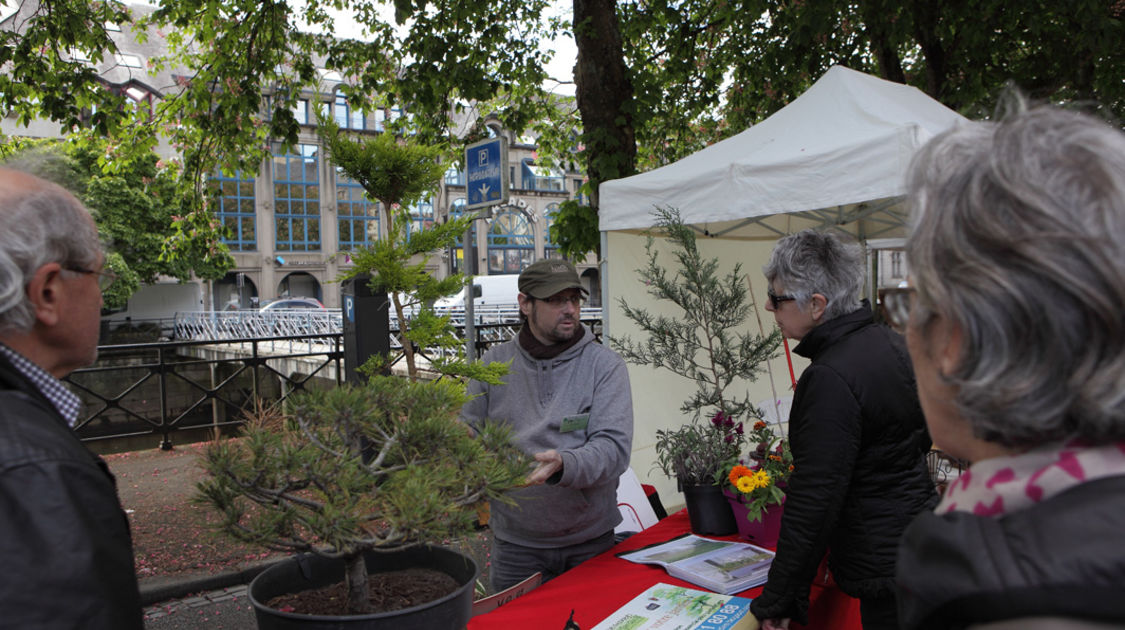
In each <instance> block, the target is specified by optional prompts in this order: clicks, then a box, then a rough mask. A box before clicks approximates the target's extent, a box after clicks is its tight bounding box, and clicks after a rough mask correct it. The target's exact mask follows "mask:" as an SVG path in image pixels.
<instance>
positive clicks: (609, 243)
mask: <svg viewBox="0 0 1125 630" xmlns="http://www.w3.org/2000/svg"><path fill="white" fill-rule="evenodd" d="M604 234H605V235H606V241H605V250H604V251H605V254H606V261H607V263H608V264H607V265H606V268H607V269H606V273H607V276H605V277H607V278H608V282H607V284H608V285H609V291H608V292H609V294H610V295H612V296H613V297H612V299H611V300H610V302H609V303H607V304H606V310H607V322H608V325H607V329H608V331H609V333H610V335H611V336H613V337H615V338H619V337H629V338H630V339H631V340H632V341H634V342H642V341H644V338H643V337H641V332H640V329H639V328H638V327H637V326H636V325H635V324H634V323H633V322H632V321H631V320H629V319H628V318H626V317H625V315H624V312H623V311H622V309H621V304H620V302H619V299H623V300H625V302H626V303H627V304H629V306H631V307H635V308H644V309H647V310H648V311H649V312H651V313H654V314H663V315H667V316H669V317H677V318H678V317H679V316H680V311H679V309H678V308H677V307H675V306H672V305H669V304H668V303H666V302H660V301H657V300H656V299H655V298H653V297H652V296H650V295H649V294H648V292H647V291H646V287H645V286H644V285H643V284H642V283H641V282H640V281H639V280H638V277H637V273H636V270H637V269H640V268H641V267H643V266H644V265H645V264H646V262H647V259H646V257H645V243H646V238H645V237H644V236H642V235H638V234H632V233H628V232H606V233H604ZM656 242H657V248H658V249H657V251H658V252H660V254H659V258H658V261H660V262H662V263H663V264H666V265H674V264H675V261H674V259H673V258H672V256H671V254H670V248H669V247H667V245H666V243H662V242H661V241H660V240H659V239H658V240H657V241H656ZM697 243H698V246H699V250H700V252H701V254H702V255H703V256H704V257H705V258H718V259H719V273H720V274H726V273H729V272H730V271H731V270H732V269H733V268H734V263H735V262H738V263H741V265H742V270H741V271H742V274H743V275H744V276H745V277H746V278H747V279H748V280H749V282H750V286H751V287H752V291H751V294H750V295H749V296H748V297H750V298H751V299H752V300H753V301H754V303H755V304H754V308H753V309H751V313H750V316H749V317H748V318H747V321H746V323H745V326H744V330H745V331H747V332H751V333H759V327H758V319H757V318H756V317H755V315H754V313H755V309H756V311H757V315H758V316H759V317H760V318H761V325H762V327H763V329H764V330H765V331H766V332H767V333H768V332H769V331H771V330H773V329H774V328H775V324H774V319H773V315H772V314H770V313H769V312H768V311H766V310H765V308H764V300H765V295H766V281H765V277H764V276H763V275H762V267H763V266H764V265H765V264H766V262H767V261H768V260H769V255H770V252H771V251H772V250H773V246H774V245H775V243H776V241H775V240H765V241H751V242H747V241H735V240H725V239H711V238H706V237H702V236H701V237H699V239H698V241H697ZM606 343H607V344H608V343H609V341H608V340H606ZM793 360H794V369H795V371H796V374H797V376H798V377H800V374H801V371H802V370H803V369H804V368H805V366H807V365H808V362H807V361H805V360H804V359H801V358H800V357H797V356H794V357H793ZM768 367H769V370H768V371H764V372H763V374H762V375H761V376H760V377H759V378H758V380H757V381H756V382H753V383H748V384H746V385H745V386H742V385H740V384H737V383H736V384H733V385H732V386H731V392H732V393H735V394H737V395H739V396H740V397H741V395H742V394H743V393H745V392H749V393H750V398H751V400H754V401H759V404H763V403H768V402H769V401H772V400H774V395H775V392H776V396H777V397H778V398H780V399H782V401H783V402H782V405H781V419H782V421H786V420H787V419H788V416H789V412H788V402H789V400H790V399H791V397H792V393H793V392H792V388H791V381H790V378H789V368H788V366H787V364H786V360H785V357H784V354H783V352H782V351H779V353H778V356H777V357H776V358H775V359H773V360H772V361H769V362H768ZM628 369H629V381H630V383H631V386H632V392H633V418H634V423H633V452H632V460H631V465H632V467H633V470H635V471H636V473H637V476H638V477H639V478H640V479H641V483H647V484H652V485H653V486H655V487H656V489H657V491H658V492H659V493H660V497H661V500H662V501H663V502H664V505H665V506H666V507H668V508H670V509H671V508H676V507H677V506H682V505H683V502H684V500H683V496H682V495H681V494H680V493H679V492H678V491H677V490H676V481H675V479H669V478H668V477H666V476H665V475H664V473H662V472H661V471H660V469H659V468H656V446H655V445H656V432H657V431H658V430H661V429H674V428H676V427H679V426H680V425H682V424H684V423H685V422H688V421H689V420H690V417H688V416H686V415H685V414H684V413H683V412H681V411H680V405H681V404H682V403H683V401H684V400H686V399H687V398H688V397H689V396H690V395H691V393H692V392H694V391H695V389H696V385H695V382H694V381H690V380H688V379H687V378H684V377H683V376H680V375H677V374H673V373H671V372H669V371H668V370H664V369H656V368H653V367H650V366H637V365H629V366H628ZM771 374H772V379H771ZM771 380H772V383H773V387H772V388H771Z"/></svg>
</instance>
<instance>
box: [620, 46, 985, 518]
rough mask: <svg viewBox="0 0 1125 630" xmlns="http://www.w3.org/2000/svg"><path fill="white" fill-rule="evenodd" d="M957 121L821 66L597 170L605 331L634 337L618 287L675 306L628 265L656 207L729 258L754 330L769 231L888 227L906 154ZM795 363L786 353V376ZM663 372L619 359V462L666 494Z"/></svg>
mask: <svg viewBox="0 0 1125 630" xmlns="http://www.w3.org/2000/svg"><path fill="white" fill-rule="evenodd" d="M965 120H966V119H965V118H963V117H962V116H960V115H959V114H957V113H956V112H954V111H952V110H950V109H948V108H946V107H945V106H943V105H941V104H940V103H938V102H937V101H935V100H933V99H931V98H930V97H928V96H926V95H925V94H923V93H922V92H921V91H919V90H917V89H915V88H912V87H909V86H906V85H902V84H898V83H892V82H889V81H885V80H882V79H879V78H876V77H872V76H870V75H867V74H863V73H861V72H856V71H854V70H850V69H848V68H844V67H842V66H834V67H832V68H830V69H829V70H828V72H826V73H825V74H824V76H822V77H821V78H820V79H819V80H818V81H817V82H816V83H814V84H813V85H812V87H810V88H809V89H808V90H807V91H806V92H805V93H804V94H802V95H801V96H799V97H798V98H797V99H795V100H794V101H793V102H791V103H789V104H788V105H786V106H785V107H784V108H782V109H781V110H779V111H778V112H776V113H775V114H774V115H772V116H770V117H769V118H767V119H766V120H764V121H762V122H761V123H759V124H757V125H754V126H753V127H751V128H749V129H747V130H746V131H743V132H742V133H740V134H738V135H735V136H732V137H730V138H727V139H726V140H723V141H721V142H718V143H716V144H714V145H711V146H709V147H707V148H705V149H702V150H700V151H698V152H696V153H694V154H692V155H689V156H687V157H685V158H683V159H681V160H679V161H678V162H675V163H672V164H669V165H667V166H663V167H661V168H657V169H654V170H652V171H648V172H645V173H641V174H639V175H634V176H632V177H626V178H623V179H618V180H612V181H608V182H604V183H602V184H601V186H600V188H599V193H600V194H599V197H600V199H599V206H600V208H599V216H600V219H599V220H600V229H601V231H602V261H601V263H602V278H603V282H602V298H603V302H602V303H603V309H604V311H605V318H604V322H605V331H606V333H607V335H608V334H612V335H614V336H615V337H619V336H632V337H633V338H634V340H635V339H636V336H637V335H638V334H639V332H640V331H639V330H638V329H637V328H636V326H635V324H633V322H631V321H629V320H628V319H627V318H625V316H624V314H623V311H622V309H621V307H620V304H619V302H618V300H623V301H625V302H626V303H628V304H629V305H630V306H633V307H640V308H644V309H647V310H649V311H650V312H653V313H655V314H659V315H668V316H672V317H676V316H677V315H678V314H677V313H675V312H662V311H661V309H664V308H666V307H665V305H663V304H661V303H659V302H657V301H655V300H653V299H652V298H651V296H649V295H648V293H647V291H646V289H645V287H643V286H640V283H639V282H637V279H636V276H635V275H634V270H636V269H638V268H640V267H642V266H644V265H645V264H646V262H647V258H646V255H645V250H644V246H645V243H646V242H647V239H646V238H645V236H644V234H643V233H644V232H645V230H647V229H648V228H650V227H652V226H653V225H654V223H655V221H656V218H655V216H654V211H655V210H656V209H657V208H674V209H677V210H678V211H679V213H680V216H681V217H682V218H683V220H684V222H685V223H687V224H689V225H692V226H693V227H694V228H695V229H696V230H697V231H698V233H699V234H700V235H702V236H704V237H705V238H703V239H701V240H700V241H699V243H698V246H699V248H700V251H701V252H702V253H704V255H705V256H706V257H716V258H718V259H719V261H720V263H721V264H722V266H721V268H720V270H721V271H722V269H729V268H731V267H732V266H733V264H734V263H736V262H737V263H741V265H742V268H743V270H744V273H746V274H747V282H748V283H749V284H750V285H751V297H752V299H753V298H755V297H756V298H758V300H759V301H756V302H755V304H754V308H755V309H756V310H757V313H753V314H752V316H751V317H750V320H749V321H750V324H749V326H750V328H749V329H748V330H752V331H753V332H758V331H762V328H761V327H762V326H770V327H772V317H771V316H770V314H769V313H767V312H765V311H764V309H763V308H762V305H761V303H760V298H761V297H763V296H764V291H765V281H764V278H761V276H760V275H759V274H757V273H756V271H757V270H758V269H760V268H761V266H762V265H764V264H765V262H766V261H767V260H768V257H769V253H770V251H771V250H772V248H773V243H774V241H775V240H776V239H777V238H778V237H780V236H783V235H785V234H791V233H794V232H797V231H799V230H801V229H804V228H807V227H812V228H820V229H824V228H828V227H832V228H834V229H841V230H845V231H847V232H849V233H851V234H853V235H855V236H857V237H858V238H860V239H862V240H864V241H867V242H869V243H870V242H871V241H872V239H876V238H894V237H901V236H902V235H903V234H904V231H905V230H904V227H905V212H904V210H903V204H902V203H901V199H902V195H903V193H904V192H905V173H906V169H907V167H908V165H909V163H910V160H911V157H912V156H913V155H914V153H915V152H916V151H917V150H918V148H920V147H921V146H922V145H923V144H925V143H926V142H927V141H928V140H929V139H930V138H932V137H933V136H935V135H937V134H938V133H941V132H942V131H944V130H945V129H948V128H950V127H952V126H954V125H956V124H958V123H961V122H963V121H965ZM657 247H658V250H659V247H660V245H658V246H657ZM611 295H612V297H613V299H612V300H611V299H610V296H611ZM754 315H757V318H755V317H754ZM767 330H768V329H767ZM763 332H765V331H763ZM804 365H806V364H805V363H804V362H803V361H802V360H800V359H798V360H797V361H796V369H797V372H798V375H799V372H800V370H801V369H803V367H804ZM767 367H768V368H769V371H768V373H767V375H766V376H765V377H763V378H760V379H759V380H758V381H757V382H755V383H753V384H751V385H749V386H748V387H747V390H748V394H749V395H750V396H751V399H752V400H759V401H763V403H764V402H766V401H769V400H770V399H774V404H777V403H778V401H779V400H781V399H785V398H786V397H788V396H789V395H790V393H791V392H790V391H789V383H790V378H789V367H788V364H787V362H786V360H785V358H784V357H779V358H777V359H775V360H773V361H770V362H769V364H768V365H767ZM664 372H666V371H664ZM664 372H661V371H658V370H655V369H652V368H649V367H643V366H635V365H629V375H630V381H631V383H632V388H633V406H634V417H635V428H634V440H633V453H632V467H633V468H634V469H635V470H636V471H637V474H638V475H639V476H641V477H642V479H646V480H647V481H646V483H652V484H654V485H656V487H657V490H658V492H659V493H660V495H661V496H662V497H667V499H666V503H668V504H669V506H670V507H672V506H674V505H675V497H678V496H679V495H678V493H677V491H676V487H675V484H674V482H673V481H672V480H668V479H665V478H664V476H663V475H662V474H661V473H660V472H659V471H658V470H655V469H654V462H655V460H656V456H655V447H654V444H655V433H656V431H657V430H660V429H670V428H674V427H676V426H679V425H680V424H682V423H683V422H685V421H686V418H684V417H683V416H682V415H681V414H680V413H679V412H678V411H673V410H676V409H678V408H679V406H680V403H681V402H682V401H683V400H685V399H686V398H687V397H688V396H689V395H690V393H691V392H692V391H694V388H695V385H694V383H692V382H689V381H687V379H684V378H681V377H679V376H678V375H675V374H667V373H664Z"/></svg>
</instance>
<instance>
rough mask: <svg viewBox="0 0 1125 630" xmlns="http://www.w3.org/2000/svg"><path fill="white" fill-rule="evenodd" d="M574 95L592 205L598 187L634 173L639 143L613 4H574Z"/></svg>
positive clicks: (605, 0)
mask: <svg viewBox="0 0 1125 630" xmlns="http://www.w3.org/2000/svg"><path fill="white" fill-rule="evenodd" d="M574 43H575V45H576V47H577V48H578V61H577V63H576V64H575V67H574V81H575V84H576V90H575V96H576V97H577V100H578V111H579V112H580V113H581V115H582V129H583V143H584V144H585V153H586V175H587V177H589V179H590V188H591V195H590V197H591V202H592V203H591V205H593V206H594V207H595V208H596V207H597V205H598V184H600V183H601V182H604V181H606V180H610V179H617V178H619V177H625V176H628V175H632V174H633V172H634V170H635V168H636V159H637V141H636V135H635V133H634V131H633V109H634V102H633V85H632V83H631V82H630V80H629V75H628V69H627V68H626V67H625V55H624V52H623V51H622V48H621V31H620V29H619V28H618V22H617V3H616V2H615V0H574Z"/></svg>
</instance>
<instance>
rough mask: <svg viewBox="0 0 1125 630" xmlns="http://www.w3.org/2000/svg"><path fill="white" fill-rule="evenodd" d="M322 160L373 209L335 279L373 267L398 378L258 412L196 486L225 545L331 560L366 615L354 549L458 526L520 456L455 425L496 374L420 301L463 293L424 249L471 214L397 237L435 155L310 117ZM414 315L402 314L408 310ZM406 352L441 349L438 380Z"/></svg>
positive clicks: (360, 552)
mask: <svg viewBox="0 0 1125 630" xmlns="http://www.w3.org/2000/svg"><path fill="white" fill-rule="evenodd" d="M321 125H322V134H323V135H324V137H325V141H326V144H327V145H328V146H329V148H330V150H331V151H332V153H333V159H334V161H335V162H336V163H337V164H338V165H339V166H340V167H341V168H342V169H343V170H344V171H345V172H346V173H347V174H348V175H349V176H350V177H352V178H353V179H355V180H356V181H357V182H359V183H360V184H361V185H362V186H363V187H364V189H365V190H366V191H367V194H368V196H369V197H370V198H372V199H377V200H379V201H380V202H382V204H383V211H384V215H383V225H384V226H387V227H388V230H387V232H386V235H385V236H386V237H385V238H384V239H382V240H379V241H378V242H376V243H374V244H373V245H371V246H370V247H367V248H364V249H362V250H360V251H357V252H354V253H353V254H352V256H353V260H354V262H355V267H354V268H353V269H352V270H351V271H350V272H348V273H347V274H345V275H344V276H343V277H344V278H350V277H354V276H356V275H359V274H361V273H371V274H372V278H371V280H370V285H371V287H372V288H373V289H376V290H385V291H387V292H388V294H389V295H390V298H391V300H392V305H393V307H394V309H395V312H396V315H397V316H398V319H399V323H400V329H401V331H402V336H403V344H402V345H403V351H404V353H405V354H406V359H407V364H408V370H409V376H408V377H407V378H403V377H397V376H389V375H376V374H378V373H380V372H382V371H383V370H382V367H383V366H384V365H385V364H386V362H387V358H386V357H381V358H380V357H373V358H372V360H369V361H368V362H367V363H366V364H365V365H364V366H363V367H362V368H361V372H362V373H364V374H366V375H367V376H368V377H369V381H368V382H367V383H366V384H364V385H345V386H342V387H339V388H335V389H331V390H328V391H314V392H309V393H307V394H303V395H299V396H295V397H293V399H292V400H291V401H289V402H288V403H287V406H286V407H284V408H277V407H274V408H259V409H258V410H257V411H256V412H255V413H253V414H252V415H251V417H250V419H249V421H248V422H247V426H246V427H245V431H244V433H245V435H244V437H243V438H242V439H240V440H225V441H216V442H214V443H213V444H212V445H211V446H210V447H209V448H208V450H207V451H206V454H205V457H204V467H205V468H206V470H207V472H208V473H210V478H209V479H207V480H206V481H204V482H202V483H201V484H200V486H199V488H200V493H201V500H202V501H204V502H206V503H208V504H210V505H212V506H213V507H215V508H216V509H217V510H219V511H220V512H221V514H222V515H223V523H222V526H223V529H224V530H225V531H226V532H228V533H229V534H231V535H233V536H234V537H236V538H238V539H240V540H243V541H247V542H251V543H257V544H260V545H264V546H266V547H268V548H270V549H276V550H289V551H294V552H313V553H317V554H320V555H323V556H327V557H336V558H342V559H343V560H344V561H345V565H346V577H345V583H346V586H347V592H348V604H347V606H348V610H349V612H352V613H364V612H371V611H370V603H369V601H368V590H367V583H368V574H367V568H366V563H365V560H364V552H367V551H372V550H387V549H392V548H397V547H404V546H408V545H413V544H417V543H421V542H425V541H427V540H433V539H437V538H439V537H443V538H444V537H447V536H451V535H456V534H460V533H463V532H465V531H469V529H470V526H471V525H472V524H473V523H474V522H475V521H476V518H477V506H478V505H480V504H482V503H485V502H487V501H489V500H492V499H500V500H504V497H503V492H504V491H505V490H508V489H510V488H512V487H515V486H516V485H518V484H521V483H523V482H524V481H525V479H526V475H527V472H528V470H529V469H530V467H531V461H530V459H529V458H528V457H527V456H526V455H524V454H523V453H522V452H521V451H520V450H518V449H517V448H515V447H514V446H512V444H511V443H510V435H509V433H508V432H507V430H506V429H501V428H499V427H496V426H485V427H483V428H482V430H481V431H480V432H479V433H478V435H476V436H475V437H474V436H472V435H471V432H470V430H469V429H468V428H466V427H465V426H464V425H462V424H460V423H459V422H458V421H457V414H458V412H459V411H460V409H461V407H462V405H463V404H464V403H465V402H466V393H465V386H464V380H463V377H465V376H471V377H472V378H475V379H478V380H482V381H485V382H489V383H499V382H500V378H501V377H502V376H503V375H504V373H506V371H507V366H506V365H503V364H493V365H490V366H482V365H481V364H480V363H479V362H469V361H466V360H465V358H464V357H463V355H462V353H461V352H460V348H461V342H460V340H458V339H457V337H456V335H455V334H454V329H453V326H452V325H451V324H450V322H449V320H448V318H446V317H438V316H437V315H435V314H434V312H433V310H432V308H431V307H430V306H429V303H430V302H431V301H432V300H433V299H436V298H438V297H441V296H443V295H450V294H452V293H455V292H456V291H459V290H460V289H461V287H462V286H464V283H465V280H464V278H463V277H461V276H455V277H452V278H447V279H444V280H436V279H434V278H433V277H431V276H430V275H429V274H428V273H426V271H425V266H426V260H427V259H428V257H429V255H431V254H432V253H433V252H434V251H437V250H439V249H441V248H443V247H447V246H449V245H451V244H452V243H453V242H454V241H455V240H456V238H457V237H458V236H459V235H460V234H461V233H463V232H464V231H465V230H466V228H467V226H468V221H469V220H470V219H469V218H462V219H457V220H452V221H449V222H448V223H444V224H439V225H435V226H433V227H432V228H428V229H423V230H417V231H413V232H410V233H408V230H407V225H408V221H409V218H408V216H407V215H406V213H405V212H403V211H401V208H402V207H403V206H406V205H409V204H411V203H414V202H415V201H417V200H418V199H420V198H421V197H423V196H425V194H426V193H427V191H432V190H433V189H434V188H436V186H437V183H438V178H439V177H441V175H442V173H443V172H444V168H443V167H442V166H441V165H440V164H438V162H437V158H438V156H439V154H440V151H439V150H438V149H436V148H432V147H425V146H419V145H416V144H414V143H412V142H411V141H409V140H405V141H403V140H399V139H396V138H395V137H394V136H393V135H392V134H390V133H384V134H380V135H379V136H377V137H376V138H375V139H373V140H371V141H368V142H360V141H354V140H351V139H349V138H347V137H346V136H344V135H342V134H341V133H340V131H339V129H338V128H337V127H336V126H335V125H334V124H333V123H331V122H330V121H327V120H321ZM411 307H416V308H417V311H416V313H417V314H415V315H413V316H409V315H408V312H410V311H414V310H415V309H414V308H411ZM413 345H417V346H418V347H423V348H434V347H437V348H441V349H442V350H441V351H440V352H437V353H435V357H434V358H433V359H432V360H431V364H432V367H433V368H434V370H435V371H437V373H438V374H439V378H437V379H433V380H420V378H419V370H418V366H417V364H416V363H415V360H414V352H413V347H412V346H413Z"/></svg>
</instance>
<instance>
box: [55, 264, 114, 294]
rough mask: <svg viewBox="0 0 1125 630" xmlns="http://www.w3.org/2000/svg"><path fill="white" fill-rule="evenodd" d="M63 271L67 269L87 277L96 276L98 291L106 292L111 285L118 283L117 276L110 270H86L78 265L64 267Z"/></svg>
mask: <svg viewBox="0 0 1125 630" xmlns="http://www.w3.org/2000/svg"><path fill="white" fill-rule="evenodd" d="M63 269H66V270H67V271H73V272H74V273H80V274H83V275H86V276H89V275H96V276H97V277H98V289H99V290H101V291H105V290H106V289H108V288H109V286H110V285H111V284H113V283H114V282H117V274H115V273H113V272H112V271H110V270H108V269H102V270H101V271H94V270H93V269H86V268H85V267H79V266H78V265H63Z"/></svg>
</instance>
